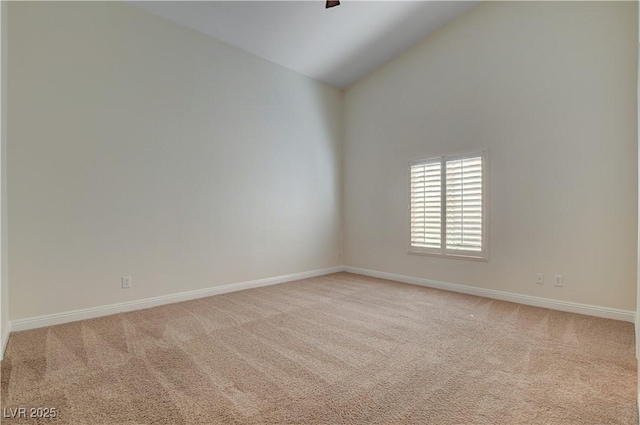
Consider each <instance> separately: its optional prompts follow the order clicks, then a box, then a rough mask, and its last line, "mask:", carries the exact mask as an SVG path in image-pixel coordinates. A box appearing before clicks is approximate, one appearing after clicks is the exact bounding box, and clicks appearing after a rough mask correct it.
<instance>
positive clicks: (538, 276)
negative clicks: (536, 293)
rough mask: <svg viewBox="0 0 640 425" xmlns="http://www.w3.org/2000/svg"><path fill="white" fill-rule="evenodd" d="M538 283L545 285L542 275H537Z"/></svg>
mask: <svg viewBox="0 0 640 425" xmlns="http://www.w3.org/2000/svg"><path fill="white" fill-rule="evenodd" d="M536 283H537V284H538V285H542V284H543V283H544V275H543V274H542V273H538V274H536Z"/></svg>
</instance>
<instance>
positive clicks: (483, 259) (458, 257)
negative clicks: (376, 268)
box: [407, 250, 489, 263]
mask: <svg viewBox="0 0 640 425" xmlns="http://www.w3.org/2000/svg"><path fill="white" fill-rule="evenodd" d="M407 254H409V255H421V256H424V257H434V258H444V259H448V260H467V261H477V262H480V263H488V262H489V257H488V256H487V257H472V256H469V255H452V254H447V255H444V254H433V253H430V252H423V251H414V250H409V251H408V252H407Z"/></svg>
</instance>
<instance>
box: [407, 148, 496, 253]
mask: <svg viewBox="0 0 640 425" xmlns="http://www.w3.org/2000/svg"><path fill="white" fill-rule="evenodd" d="M486 169H487V151H486V150H483V151H480V152H474V153H468V154H463V155H449V156H439V157H435V158H429V159H425V160H422V161H412V162H411V163H410V166H409V176H410V177H409V178H410V188H411V199H410V206H409V210H410V223H411V246H410V252H411V253H419V254H431V255H439V256H444V257H462V258H470V259H483V260H486V259H488V247H487V222H486V221H487V219H486V202H487V190H486V180H487V178H486Z"/></svg>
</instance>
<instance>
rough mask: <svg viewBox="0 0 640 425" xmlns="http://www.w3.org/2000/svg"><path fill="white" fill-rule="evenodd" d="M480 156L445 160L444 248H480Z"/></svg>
mask: <svg viewBox="0 0 640 425" xmlns="http://www.w3.org/2000/svg"><path fill="white" fill-rule="evenodd" d="M483 198H484V193H483V158H482V156H480V155H478V154H476V155H475V156H467V157H448V158H447V160H446V228H447V231H446V250H447V251H455V252H456V253H461V252H462V251H467V252H475V253H478V252H481V251H483V246H482V241H483V205H484V204H483Z"/></svg>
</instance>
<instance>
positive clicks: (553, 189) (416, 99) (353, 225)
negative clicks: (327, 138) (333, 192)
mask: <svg viewBox="0 0 640 425" xmlns="http://www.w3.org/2000/svg"><path fill="white" fill-rule="evenodd" d="M637 20H638V12H637V4H636V3H635V2H620V3H592V2H575V3H555V2H513V3H506V2H487V3H484V4H481V5H480V6H478V7H476V8H475V9H473V10H472V11H470V12H469V13H467V14H465V15H463V16H462V17H461V18H459V19H458V20H457V21H455V22H453V23H452V24H450V25H448V26H447V27H445V28H444V29H443V30H441V31H440V32H438V33H437V34H435V35H434V36H432V37H431V38H428V39H426V40H425V41H423V42H422V43H420V44H419V45H418V46H416V47H414V48H412V49H411V50H409V51H408V52H406V53H405V54H403V55H402V56H400V57H399V58H396V59H395V60H393V61H392V62H390V63H388V64H387V65H385V66H383V67H382V68H380V69H378V70H376V71H375V72H374V73H373V74H371V75H370V76H369V77H367V78H366V79H364V80H362V81H361V82H359V83H357V84H356V85H355V86H353V87H351V88H350V89H348V90H347V92H346V94H345V119H346V123H347V127H346V128H347V131H346V137H345V147H344V149H345V159H344V161H345V165H344V169H345V183H344V185H345V187H344V208H345V213H344V214H345V215H344V227H345V232H346V233H345V236H344V249H345V263H346V264H347V265H349V266H354V267H361V268H365V269H372V270H378V271H384V272H390V273H397V274H402V275H408V276H415V277H421V278H427V279H433V280H438V281H443V282H448V283H457V284H464V285H470V286H477V287H481V288H488V289H494V290H500V291H506V292H511V293H517V294H524V295H533V296H539V297H545V298H551V299H557V300H564V301H572V302H577V303H585V304H593V305H597V306H603V307H609V308H618V309H625V310H633V311H635V307H636V292H635V291H636V283H635V282H636V259H637V258H636V252H637V225H638V216H637V206H636V202H637V194H638V191H637V184H638V179H637V173H638V156H637V148H638V147H637V143H638V142H637V140H638V139H637V127H636V119H637V115H636V94H635V93H636V89H635V88H636V83H637V78H638V76H637V70H636V69H637V68H636V67H637V40H638V35H637V31H638V29H637ZM483 147H488V148H489V149H490V152H489V154H490V181H489V190H490V210H489V214H490V230H489V241H490V257H491V258H490V261H489V262H488V263H482V262H472V261H464V260H451V259H439V258H433V257H424V256H413V255H408V254H407V248H408V226H409V224H408V214H407V203H408V199H407V198H408V190H407V179H408V177H407V165H408V161H410V160H412V159H421V158H427V157H430V156H434V155H440V154H446V153H450V152H459V151H467V150H475V149H478V148H483ZM536 273H544V274H545V278H546V281H545V284H544V285H536V284H535V274H536ZM553 274H562V275H563V276H564V284H565V287H563V288H555V287H554V286H553V284H552V282H551V276H552V275H553Z"/></svg>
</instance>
